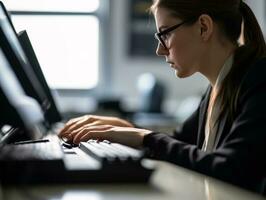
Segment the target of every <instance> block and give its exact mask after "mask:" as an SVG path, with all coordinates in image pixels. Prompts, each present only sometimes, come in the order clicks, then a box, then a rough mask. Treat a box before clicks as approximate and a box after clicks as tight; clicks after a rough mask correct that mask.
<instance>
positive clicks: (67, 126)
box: [58, 117, 81, 136]
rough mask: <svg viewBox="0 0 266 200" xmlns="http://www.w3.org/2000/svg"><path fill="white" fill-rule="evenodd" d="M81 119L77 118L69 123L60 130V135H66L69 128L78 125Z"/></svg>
mask: <svg viewBox="0 0 266 200" xmlns="http://www.w3.org/2000/svg"><path fill="white" fill-rule="evenodd" d="M80 118H81V117H77V118H74V119H71V120H69V121H68V122H67V123H66V124H65V126H64V127H63V128H62V129H61V130H60V132H59V134H58V135H59V136H61V135H62V134H64V133H65V132H66V130H68V129H69V127H70V126H72V125H73V124H74V123H76V122H77V121H79V120H80Z"/></svg>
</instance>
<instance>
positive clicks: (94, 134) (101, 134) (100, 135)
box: [73, 130, 110, 144]
mask: <svg viewBox="0 0 266 200" xmlns="http://www.w3.org/2000/svg"><path fill="white" fill-rule="evenodd" d="M109 132H110V131H109V130H102V131H90V132H87V133H86V134H84V135H82V136H81V137H77V138H74V140H73V142H74V143H75V144H79V143H80V142H86V141H88V140H90V139H95V140H96V139H97V140H100V141H102V140H108V137H107V136H108V134H109Z"/></svg>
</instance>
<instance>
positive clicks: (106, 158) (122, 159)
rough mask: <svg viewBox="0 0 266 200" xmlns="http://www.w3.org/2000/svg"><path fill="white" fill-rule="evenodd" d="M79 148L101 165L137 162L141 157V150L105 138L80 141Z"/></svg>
mask: <svg viewBox="0 0 266 200" xmlns="http://www.w3.org/2000/svg"><path fill="white" fill-rule="evenodd" d="M80 149H81V150H83V151H84V152H85V153H87V154H88V155H90V156H92V157H94V158H95V159H97V160H98V161H100V162H101V163H102V164H103V166H105V165H113V164H115V165H125V164H129V165H132V164H139V163H140V161H141V160H142V158H143V151H141V150H137V149H133V148H131V147H128V146H125V145H121V144H117V143H111V142H109V141H107V140H104V141H100V142H99V141H97V140H89V141H88V142H81V143H80Z"/></svg>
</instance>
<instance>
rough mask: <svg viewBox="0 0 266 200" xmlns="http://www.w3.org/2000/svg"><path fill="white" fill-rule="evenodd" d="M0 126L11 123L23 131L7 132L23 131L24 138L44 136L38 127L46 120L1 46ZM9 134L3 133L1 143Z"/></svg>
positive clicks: (0, 138)
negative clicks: (25, 90)
mask: <svg viewBox="0 0 266 200" xmlns="http://www.w3.org/2000/svg"><path fill="white" fill-rule="evenodd" d="M0 109H1V112H0V127H2V126H3V125H10V126H11V127H15V128H19V129H20V130H21V131H13V132H12V131H10V132H8V133H7V134H15V133H17V134H18V133H21V132H22V130H23V134H24V136H25V137H24V138H27V139H35V138H40V137H42V136H43V135H42V133H41V132H40V131H38V130H37V129H36V128H37V126H38V125H42V123H43V121H44V117H43V113H42V110H41V107H40V105H39V104H38V103H37V101H36V100H35V99H33V98H32V97H29V96H27V95H26V93H25V92H24V90H23V88H22V87H21V85H20V83H19V81H18V79H17V77H16V75H15V74H14V72H13V70H12V68H11V66H10V63H9V62H8V60H7V59H6V57H5V55H4V53H3V51H2V49H1V48H0ZM6 138H10V137H9V136H8V137H7V135H4V136H3V135H1V137H0V144H2V143H4V142H6V140H5V139H6Z"/></svg>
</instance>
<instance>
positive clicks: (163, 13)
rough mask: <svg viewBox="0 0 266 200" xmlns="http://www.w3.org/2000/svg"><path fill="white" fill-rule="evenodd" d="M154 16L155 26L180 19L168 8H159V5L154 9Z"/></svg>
mask: <svg viewBox="0 0 266 200" xmlns="http://www.w3.org/2000/svg"><path fill="white" fill-rule="evenodd" d="M154 18H155V22H156V26H157V27H160V26H162V25H166V24H168V23H170V24H171V23H172V22H177V21H181V20H180V19H178V18H177V17H174V16H173V15H171V11H170V10H168V9H167V8H161V7H158V8H156V9H155V11H154Z"/></svg>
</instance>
